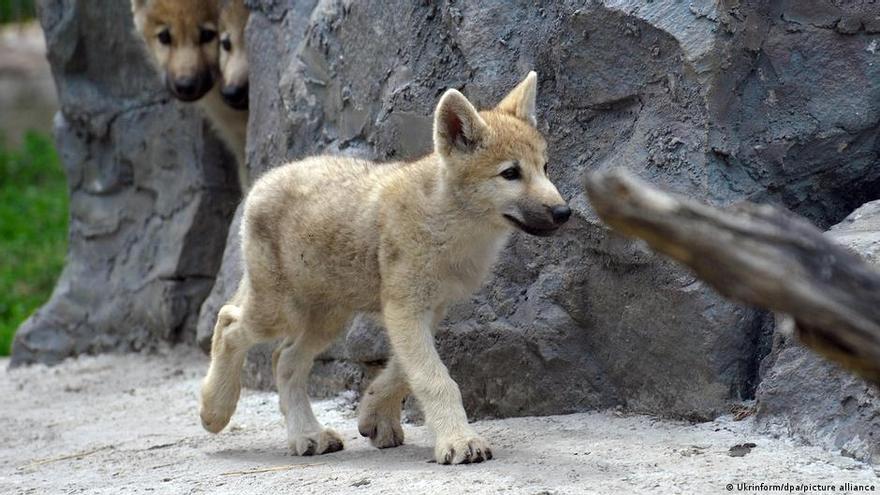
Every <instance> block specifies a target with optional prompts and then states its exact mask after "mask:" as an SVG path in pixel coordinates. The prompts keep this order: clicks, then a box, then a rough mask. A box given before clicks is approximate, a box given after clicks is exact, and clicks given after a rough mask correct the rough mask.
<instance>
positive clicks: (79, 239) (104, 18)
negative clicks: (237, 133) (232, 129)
mask: <svg viewBox="0 0 880 495" xmlns="http://www.w3.org/2000/svg"><path fill="white" fill-rule="evenodd" d="M41 5H42V7H41V9H40V14H41V21H42V25H43V28H44V30H45V34H46V41H47V48H48V56H49V61H50V63H51V65H52V70H53V74H54V77H55V81H56V85H57V87H58V93H59V102H60V104H61V112H60V113H59V114H58V115H57V117H56V119H55V135H56V141H57V143H58V151H59V154H60V156H61V159H62V162H63V164H64V167H65V169H66V172H67V176H68V182H69V184H70V234H69V248H68V255H67V266H66V267H65V269H64V272H63V274H62V275H61V278H60V280H59V281H58V285H57V287H56V288H55V291H54V293H53V294H52V298H51V299H50V301H49V302H48V303H47V304H46V305H45V306H43V307H42V308H41V309H40V310H38V311H37V312H36V313H35V314H34V315H33V316H32V317H31V318H30V319H29V320H27V322H25V323H24V324H23V325H22V327H21V328H20V329H19V331H18V333H17V335H16V338H15V341H14V344H13V356H12V364H13V365H18V364H25V363H32V362H44V363H54V362H57V361H59V360H61V359H64V358H65V357H67V356H73V355H77V354H82V353H93V352H102V351H132V350H142V349H148V348H150V347H153V346H155V345H156V344H157V343H159V342H163V341H166V342H168V341H170V342H194V341H195V328H196V322H197V315H198V308H199V307H200V306H201V304H202V301H203V300H204V298H205V296H207V294H208V291H209V290H210V289H211V286H212V284H213V282H214V276H215V274H216V272H217V269H218V267H219V264H220V256H221V254H222V251H223V247H224V243H225V238H226V230H227V228H228V224H229V220H230V218H231V216H232V213H233V211H234V209H235V206H236V204H237V202H238V191H237V188H236V185H235V177H234V175H233V174H231V173H230V172H229V171H231V170H234V168H233V167H231V166H230V159H229V157H228V156H226V154H225V153H223V152H222V151H220V150H222V149H223V148H222V145H221V144H220V143H219V141H218V140H217V139H216V138H214V136H213V135H211V134H210V132H209V131H208V130H207V126H206V125H205V123H204V122H203V120H202V118H201V117H200V116H199V115H198V114H197V113H196V111H195V108H193V107H188V106H186V105H180V104H177V103H176V102H173V101H171V100H170V99H169V98H168V96H167V95H166V94H165V92H164V90H163V89H162V88H161V86H160V84H159V78H158V77H157V76H156V75H155V74H154V72H153V69H152V68H151V67H149V66H148V65H147V64H146V63H145V58H144V57H143V55H142V53H141V51H140V50H141V49H140V45H139V43H138V42H137V41H136V39H135V38H134V34H133V32H132V29H133V28H132V25H131V14H130V6H129V4H128V3H127V2H111V3H109V4H101V5H98V4H95V3H93V2H86V1H71V2H44V3H43V4H41ZM108 27H112V29H111V28H108Z"/></svg>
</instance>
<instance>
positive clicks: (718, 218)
mask: <svg viewBox="0 0 880 495" xmlns="http://www.w3.org/2000/svg"><path fill="white" fill-rule="evenodd" d="M586 188H587V192H588V194H589V197H590V201H591V202H592V203H593V206H594V208H595V209H596V211H597V213H598V214H599V216H600V217H601V218H602V220H603V221H604V222H605V223H607V224H608V225H610V226H611V227H613V228H614V229H615V230H617V231H619V232H621V233H623V234H625V235H628V236H632V237H639V238H642V239H644V240H646V241H647V242H648V244H650V245H651V247H653V248H654V249H655V250H657V251H659V252H661V253H663V254H666V255H668V256H670V257H672V258H674V259H676V260H678V261H680V262H681V263H683V264H685V265H687V266H688V267H690V268H691V269H692V270H693V271H694V272H696V274H697V276H699V277H700V278H701V279H703V280H705V281H706V282H708V283H709V284H710V285H711V286H712V287H714V288H715V289H716V290H718V291H719V292H720V293H721V294H723V295H725V296H727V297H730V298H731V299H734V300H737V301H739V302H743V303H747V304H752V305H755V306H759V307H763V308H767V309H771V310H775V311H779V312H782V313H787V314H789V315H791V316H792V317H794V319H795V323H796V334H797V335H798V337H799V338H800V340H801V341H802V342H803V343H804V344H806V345H807V346H808V347H810V348H811V349H813V350H815V351H817V352H819V353H820V354H822V355H823V356H825V357H827V358H828V359H831V360H833V361H836V362H838V363H840V364H842V365H843V366H844V367H846V368H848V369H850V370H851V371H853V372H855V373H858V374H859V375H861V376H863V377H864V378H866V379H868V380H870V381H872V382H874V383H875V384H880V272H878V271H877V270H875V269H874V268H873V267H872V266H870V265H868V264H867V263H866V262H865V261H863V260H862V259H861V258H860V257H858V256H857V255H855V254H854V253H852V252H851V251H850V250H848V249H847V248H845V247H843V246H841V245H839V244H837V243H835V242H834V241H832V240H831V239H829V238H828V237H826V236H825V235H824V234H823V233H822V232H821V231H820V230H819V229H818V228H816V227H815V226H814V225H813V224H811V223H810V222H808V221H807V220H805V219H804V218H801V217H799V216H797V215H794V214H793V213H791V212H789V211H787V210H783V209H780V208H776V207H773V206H770V205H757V204H753V203H742V204H738V205H735V206H732V207H728V208H724V209H720V208H715V207H711V206H708V205H705V204H702V203H700V202H697V201H694V200H691V199H687V198H682V197H677V196H673V195H670V194H667V193H664V192H661V191H659V190H657V189H655V188H653V187H651V186H649V185H648V184H646V183H644V182H642V181H640V180H638V179H636V178H635V177H633V176H632V175H630V174H628V173H627V172H624V171H622V170H614V171H610V172H604V173H596V174H593V175H592V176H591V177H589V178H588V180H587V182H586Z"/></svg>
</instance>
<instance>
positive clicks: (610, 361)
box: [249, 0, 880, 419]
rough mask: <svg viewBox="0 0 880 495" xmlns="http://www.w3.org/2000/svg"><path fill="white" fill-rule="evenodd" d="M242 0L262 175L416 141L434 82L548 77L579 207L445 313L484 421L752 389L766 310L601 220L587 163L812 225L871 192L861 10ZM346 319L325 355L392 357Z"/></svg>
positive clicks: (871, 92)
mask: <svg viewBox="0 0 880 495" xmlns="http://www.w3.org/2000/svg"><path fill="white" fill-rule="evenodd" d="M250 5H251V6H252V7H253V8H254V9H255V15H254V16H253V17H252V19H253V21H252V24H251V29H250V31H249V39H250V40H251V42H252V46H256V47H259V48H258V49H257V50H256V51H255V53H253V57H252V61H251V67H252V70H254V71H255V72H256V73H257V74H266V75H267V77H263V78H259V77H258V78H256V79H257V81H256V82H255V83H254V84H255V85H256V86H257V88H258V90H257V93H258V94H260V95H261V96H260V97H259V99H258V101H257V102H256V104H254V105H252V107H251V111H252V115H254V116H255V119H254V121H253V123H252V126H251V137H252V140H251V154H250V159H251V164H252V166H254V169H255V170H256V171H258V172H259V171H261V170H265V169H266V168H269V167H271V166H275V165H277V164H279V163H282V162H284V161H287V160H290V159H296V158H299V157H303V156H307V155H310V154H314V153H319V152H326V151H329V152H336V153H345V154H350V155H355V156H365V157H369V158H375V159H406V158H410V157H413V156H416V155H419V154H421V153H424V152H427V151H429V149H430V122H431V112H432V110H433V107H434V104H435V103H436V100H437V98H438V97H439V95H440V94H442V92H443V90H445V89H446V88H449V87H454V88H458V89H460V90H463V91H464V92H465V93H466V94H467V95H468V96H469V97H470V98H471V99H472V100H473V101H475V102H476V103H477V104H478V105H483V106H485V105H490V104H493V103H494V102H496V101H498V99H499V98H500V97H501V96H502V95H503V94H504V93H505V92H506V91H507V90H508V89H509V88H510V87H512V85H513V84H515V82H517V81H518V80H519V78H520V77H522V75H523V74H525V73H526V72H527V71H528V70H530V69H535V70H537V71H538V73H539V76H540V77H539V80H540V82H539V113H540V119H539V120H540V127H541V130H542V131H544V132H545V134H546V135H547V137H548V141H549V143H550V150H551V166H550V172H551V175H552V176H553V178H554V180H555V181H556V182H557V184H559V186H560V190H561V191H562V192H563V194H564V195H565V196H566V197H568V198H570V199H571V203H572V207H573V209H574V210H575V217H574V218H573V220H572V221H571V225H570V226H569V227H568V228H567V229H566V230H565V232H564V233H562V234H561V235H560V236H557V237H556V238H553V239H535V238H530V237H528V236H525V235H523V234H517V235H515V236H514V238H513V239H512V241H511V243H510V245H509V246H508V248H507V249H506V252H505V254H504V256H503V258H502V260H501V262H500V263H499V264H498V266H497V267H496V269H495V271H494V274H493V276H492V278H491V280H489V281H488V282H487V284H486V286H485V288H484V289H483V290H482V291H480V292H479V293H478V294H476V295H475V296H474V297H473V298H471V300H469V301H464V302H462V303H461V304H459V305H458V306H456V307H455V308H453V309H452V310H451V312H450V315H449V317H448V318H447V319H446V321H445V322H444V323H443V324H442V325H441V329H440V331H439V333H438V338H437V340H438V347H439V349H440V352H441V354H442V355H443V357H444V360H445V362H446V363H447V364H448V366H449V368H450V371H451V373H452V374H453V376H454V377H455V378H456V380H457V381H458V382H459V384H460V385H461V389H462V394H463V396H464V400H465V403H466V407H467V409H468V411H469V412H470V413H471V414H472V415H475V416H477V417H483V416H509V415H524V414H543V413H559V412H568V411H578V410H585V409H592V408H601V407H609V406H614V405H623V406H625V407H626V408H627V409H629V410H634V411H644V412H651V413H659V414H664V415H671V416H679V417H687V418H692V419H703V418H709V417H712V416H714V415H716V414H718V413H719V412H722V411H725V410H726V408H727V406H728V403H729V402H730V401H732V400H739V399H743V398H751V397H753V395H754V390H755V387H756V385H757V380H758V372H759V365H760V362H761V359H762V358H763V357H764V356H765V355H766V354H767V353H768V351H769V348H770V331H771V328H772V325H771V324H769V323H768V319H767V317H766V315H765V314H762V313H756V312H754V311H751V310H746V309H743V308H740V307H738V306H736V305H733V304H731V303H729V302H726V301H724V300H723V299H721V298H720V297H718V296H717V295H716V294H715V293H713V292H712V291H710V290H708V289H707V288H706V287H705V286H703V285H702V284H701V283H699V282H698V281H696V280H695V279H694V278H693V277H692V276H690V275H688V274H686V273H684V272H682V271H681V270H680V269H678V268H676V267H675V266H673V265H672V264H670V263H668V262H666V261H664V260H661V259H658V258H657V257H655V256H653V255H652V254H650V253H648V252H646V251H645V250H644V248H643V247H642V245H640V244H638V243H633V242H630V241H626V240H622V239H620V238H618V237H615V236H613V235H610V234H609V233H608V231H607V230H606V229H605V228H604V227H603V226H602V225H600V223H599V222H598V221H597V219H596V217H595V215H594V213H593V212H592V210H591V209H590V207H589V205H588V203H587V201H586V198H585V196H584V195H583V193H582V189H581V186H580V184H581V181H582V178H583V176H584V174H585V173H586V172H588V171H590V170H596V169H602V168H606V167H612V166H626V167H629V168H630V169H632V170H634V171H636V172H637V173H639V174H640V175H641V176H643V177H645V178H647V179H649V180H651V181H652V182H655V183H659V184H661V185H663V186H665V187H667V188H670V189H672V190H675V191H678V192H680V193H684V194H688V195H692V196H696V197H700V198H705V199H707V200H709V201H711V202H713V203H715V204H719V205H724V204H729V203H732V202H734V201H737V200H741V199H753V200H758V201H771V202H777V203H781V204H783V205H785V206H788V207H789V208H791V209H793V210H795V211H797V212H799V213H801V214H804V215H807V216H808V217H809V218H811V219H813V220H814V221H816V222H817V223H819V224H820V225H823V226H828V225H830V224H833V223H834V222H836V221H839V220H840V219H841V218H842V217H843V216H844V215H846V214H847V213H848V212H850V211H851V210H852V209H853V208H854V207H855V206H857V205H858V204H861V203H862V202H864V201H865V200H866V199H867V198H869V197H871V196H872V195H874V194H875V191H876V190H877V184H878V179H880V167H876V166H875V165H876V163H877V156H878V147H877V145H876V141H875V139H876V138H875V136H876V135H877V130H878V122H880V112H878V109H880V107H878V105H880V103H878V102H880V98H878V97H880V78H878V77H877V75H878V74H877V71H878V69H880V65H878V64H877V63H876V51H877V44H876V42H877V36H876V35H875V34H873V33H874V31H872V30H871V29H868V28H866V27H865V28H859V29H857V30H855V31H854V30H853V27H852V26H854V25H855V24H856V22H855V21H851V20H850V19H860V20H859V21H858V22H859V24H860V25H861V26H867V25H868V24H869V23H870V22H873V19H874V18H873V17H872V16H871V15H869V14H870V13H871V12H870V9H871V7H838V6H833V5H830V4H827V2H821V1H818V0H817V1H799V2H772V3H768V2H758V1H738V2H710V1H694V2H678V1H672V0H669V1H665V0H656V1H654V2H640V1H630V0H605V1H592V2H587V3H586V4H584V2H574V1H571V2H565V1H563V2H553V3H549V4H544V5H542V6H541V7H539V8H535V7H534V6H533V4H531V3H526V2H501V1H483V2H470V1H465V2H456V3H454V4H453V3H436V2H435V3H421V4H413V3H411V2H403V1H388V2H345V1H342V2H339V1H318V2H306V3H296V6H295V7H294V6H289V5H291V4H285V3H283V2H275V1H267V0H266V1H259V0H252V1H251V2H250ZM388 19H394V20H395V22H387V21H388ZM829 19H831V20H833V22H832V21H831V20H829ZM841 20H843V22H842V23H841V22H838V21H841ZM842 31H846V32H853V34H851V35H842V34H841V32H842ZM872 43H874V44H872ZM872 46H873V47H874V48H873V49H872V48H871V47H872ZM255 133H258V135H259V136H260V139H259V142H256V143H255V142H254V140H253V136H255ZM358 328H359V327H358V326H357V325H355V327H354V328H353V329H351V330H349V332H348V334H347V335H346V337H345V338H344V339H343V340H341V341H340V342H339V343H337V345H336V346H334V348H333V349H331V350H330V351H328V353H325V356H324V357H325V358H326V359H327V360H326V361H323V362H325V363H329V362H335V363H343V364H344V365H345V366H346V369H350V368H347V366H348V365H349V364H352V363H354V364H359V363H363V362H365V361H366V360H370V362H375V359H376V358H377V357H378V356H380V355H381V354H382V353H384V352H386V348H385V347H384V345H385V344H384V343H383V344H381V345H376V346H374V345H372V344H373V340H372V339H371V338H367V339H365V338H362V336H361V334H360V333H359V332H360V330H358ZM364 349H366V351H363V350H364ZM375 349H379V350H381V352H379V353H377V352H375ZM265 352H266V351H264V355H263V357H262V359H263V362H265ZM361 352H365V354H363V355H362V354H361ZM253 357H254V359H260V358H259V355H258V354H257V355H254V356H253ZM251 369H254V368H251ZM325 373H336V371H335V370H333V369H330V368H326V367H325V368H319V369H317V370H316V377H315V382H316V383H319V382H320V383H324V384H328V383H332V382H333V380H329V381H328V378H327V377H326V376H325ZM265 375H266V373H265V371H263V372H261V376H265ZM364 376H366V375H364ZM343 381H344V382H346V383H355V382H356V381H355V380H347V381H346V380H343ZM323 392H328V391H327V390H323Z"/></svg>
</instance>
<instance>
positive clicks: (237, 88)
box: [220, 84, 248, 110]
mask: <svg viewBox="0 0 880 495" xmlns="http://www.w3.org/2000/svg"><path fill="white" fill-rule="evenodd" d="M220 95H221V96H222V97H223V100H225V101H226V103H227V104H228V105H229V106H231V107H232V108H237V109H239V110H247V107H248V85H247V84H243V85H232V86H224V87H223V89H221V90H220Z"/></svg>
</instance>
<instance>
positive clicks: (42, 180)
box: [0, 132, 67, 356]
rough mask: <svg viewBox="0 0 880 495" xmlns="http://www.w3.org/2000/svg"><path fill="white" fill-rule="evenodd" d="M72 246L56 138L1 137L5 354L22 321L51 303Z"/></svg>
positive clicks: (1, 336) (1, 341)
mask: <svg viewBox="0 0 880 495" xmlns="http://www.w3.org/2000/svg"><path fill="white" fill-rule="evenodd" d="M66 250H67V180H66V178H65V176H64V172H63V171H62V170H61V166H60V164H59V162H58V155H57V154H56V153H55V147H54V145H53V143H52V139H51V138H50V137H48V136H46V135H43V134H38V133H33V132H31V133H28V134H26V135H25V137H24V140H23V142H22V144H21V146H20V147H18V148H17V149H11V148H10V147H9V146H7V145H6V144H5V141H4V140H3V139H2V136H0V356H6V355H8V354H9V351H10V347H11V345H12V337H13V336H14V335H15V330H16V328H18V326H19V325H20V324H21V323H22V322H23V321H24V320H25V319H26V318H27V317H28V316H30V315H31V313H33V311H34V310H35V309H37V308H38V307H39V306H40V305H41V304H43V303H44V302H46V300H47V299H48V298H49V295H50V294H51V292H52V288H53V287H54V286H55V280H56V279H57V278H58V275H59V274H60V273H61V269H62V268H63V267H64V255H65V252H66Z"/></svg>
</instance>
